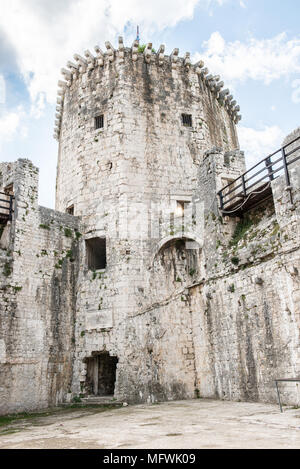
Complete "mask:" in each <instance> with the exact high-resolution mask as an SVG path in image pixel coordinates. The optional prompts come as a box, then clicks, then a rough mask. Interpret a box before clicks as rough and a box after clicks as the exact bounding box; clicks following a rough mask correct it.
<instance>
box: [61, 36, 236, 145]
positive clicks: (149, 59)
mask: <svg viewBox="0 0 300 469" xmlns="http://www.w3.org/2000/svg"><path fill="white" fill-rule="evenodd" d="M105 47H106V52H103V50H102V49H101V48H100V47H99V46H95V52H96V56H94V55H93V54H92V53H91V52H90V51H89V50H86V51H85V52H84V57H82V56H81V55H79V54H74V60H75V63H74V62H72V61H68V63H67V68H68V69H66V68H62V69H61V73H62V75H63V78H64V79H63V80H59V82H58V87H59V91H58V99H57V105H58V106H57V109H56V110H57V114H56V120H55V129H54V138H55V139H59V136H60V131H61V120H62V112H63V105H64V97H65V94H66V90H67V89H68V88H72V87H73V86H74V84H75V83H76V82H78V81H80V80H83V76H84V75H85V74H89V73H90V72H91V71H92V70H95V69H96V68H98V67H99V68H102V67H104V68H106V67H111V66H112V64H114V67H115V69H116V71H117V70H119V69H122V68H123V67H124V65H125V62H128V61H129V62H131V64H132V66H133V67H134V64H135V63H136V62H138V61H140V60H142V61H143V62H144V63H146V64H147V65H149V66H150V67H149V72H150V73H151V67H158V68H164V67H166V66H169V68H170V73H171V74H172V75H175V74H176V71H179V70H180V69H183V70H184V71H185V72H186V73H190V74H195V75H196V76H197V77H198V78H199V80H201V81H202V83H203V85H204V86H205V87H206V88H207V89H208V90H209V91H210V93H211V95H212V97H213V98H214V99H215V100H217V101H218V103H219V104H220V105H221V106H224V108H225V109H226V111H227V112H228V114H229V116H230V118H231V119H232V121H233V122H234V123H235V124H237V123H238V122H239V121H240V120H241V118H242V117H241V115H240V114H239V112H240V106H239V105H237V102H236V100H234V98H233V96H232V94H230V91H229V89H224V82H223V81H221V79H220V76H219V75H213V74H210V73H209V70H208V68H207V67H205V66H204V65H205V64H204V62H203V61H202V60H200V61H199V62H197V63H196V64H192V62H191V57H190V53H189V52H186V53H185V56H184V57H179V49H178V48H175V49H174V50H173V51H172V53H171V55H170V56H168V55H165V46H164V45H163V44H162V45H160V46H159V49H158V51H157V52H155V51H154V49H153V48H152V43H148V44H147V45H146V46H145V49H144V51H143V52H141V51H140V50H141V49H140V48H139V43H138V41H137V40H135V41H134V42H133V44H132V47H131V48H128V47H125V46H124V43H123V38H122V37H119V44H118V48H116V49H115V48H114V47H113V45H112V44H111V43H110V42H108V41H107V42H105Z"/></svg>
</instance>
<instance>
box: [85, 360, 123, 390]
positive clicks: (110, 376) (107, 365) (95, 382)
mask: <svg viewBox="0 0 300 469" xmlns="http://www.w3.org/2000/svg"><path fill="white" fill-rule="evenodd" d="M86 363H87V375H86V390H87V392H88V394H89V395H94V396H113V395H114V392H115V383H116V372H117V363H118V358H117V357H111V356H110V355H109V353H108V352H102V353H98V354H95V355H94V356H93V357H91V358H87V359H86Z"/></svg>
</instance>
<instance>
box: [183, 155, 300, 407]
mask: <svg viewBox="0 0 300 469" xmlns="http://www.w3.org/2000/svg"><path fill="white" fill-rule="evenodd" d="M290 174H291V186H292V197H293V202H294V204H293V205H291V203H290V197H289V191H286V187H285V186H286V183H285V179H284V176H282V177H280V178H279V179H277V180H275V181H273V183H272V189H273V197H274V202H273V200H270V201H269V202H268V204H267V205H266V206H265V207H261V208H258V209H256V210H254V211H252V213H251V214H250V215H249V216H250V219H251V223H250V225H249V228H248V230H246V232H245V233H244V235H243V236H241V238H240V239H239V240H238V242H235V243H233V244H231V243H232V240H233V239H234V238H233V236H232V235H233V231H232V230H231V229H230V226H228V225H230V224H232V223H234V224H235V225H236V222H234V221H227V222H226V220H224V221H223V223H221V221H220V219H218V218H217V217H216V216H215V215H214V214H213V213H212V212H211V213H207V217H206V237H205V241H204V249H203V256H204V259H205V263H206V265H207V267H208V268H207V270H206V278H205V282H204V284H203V285H200V286H195V287H194V288H192V289H191V290H190V301H191V310H192V312H193V323H194V343H195V363H196V380H197V387H198V389H199V391H200V395H201V396H202V397H217V398H221V399H232V400H250V401H251V400H252V401H261V402H276V399H277V394H276V389H275V383H274V379H276V378H296V377H299V370H300V354H299V350H300V349H299V340H300V337H299V331H300V280H299V272H300V253H299V235H300V232H299V215H300V199H299V197H300V184H299V181H300V179H299V176H300V169H299V166H297V163H296V164H295V165H294V167H293V168H292V167H291V168H290ZM274 205H275V206H274ZM237 239H238V238H237ZM237 239H236V240H237ZM280 387H281V391H282V396H283V402H284V403H285V404H291V405H299V402H300V393H299V386H297V384H295V383H289V384H281V385H280Z"/></svg>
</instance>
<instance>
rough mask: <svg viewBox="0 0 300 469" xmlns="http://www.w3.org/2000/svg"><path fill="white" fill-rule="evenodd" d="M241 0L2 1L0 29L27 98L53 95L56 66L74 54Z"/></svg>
mask: <svg viewBox="0 0 300 469" xmlns="http://www.w3.org/2000/svg"><path fill="white" fill-rule="evenodd" d="M230 1H231V2H237V3H239V0H185V1H184V2H183V1H182V0H163V1H161V0H151V1H149V0H122V1H120V0H63V1H62V0H51V1H49V0H26V1H24V0H2V1H1V16H0V30H2V31H3V33H4V34H5V38H6V40H7V41H8V42H9V44H11V46H12V47H13V49H14V50H15V52H16V61H17V64H18V66H19V68H20V70H21V73H22V75H23V76H24V78H25V80H26V83H27V85H28V89H29V92H30V96H31V99H32V100H33V101H35V100H38V99H39V94H40V93H45V98H46V100H47V101H48V102H50V103H54V101H55V99H56V91H57V88H56V84H57V80H58V78H59V71H60V69H61V68H62V67H63V66H65V64H66V62H67V61H68V60H70V59H72V57H73V54H74V53H83V51H84V50H85V49H87V48H91V49H92V48H93V46H94V45H95V44H98V43H100V44H101V43H102V45H103V43H104V41H106V40H111V41H112V40H113V39H114V38H115V37H116V36H117V35H119V34H122V33H123V31H124V28H125V30H126V34H124V36H126V37H125V39H127V40H128V41H132V39H133V38H134V35H135V27H136V25H137V24H139V25H140V26H141V30H142V36H143V37H144V38H146V39H148V40H151V34H153V33H154V32H158V31H162V30H163V29H164V28H167V27H174V26H175V25H176V24H177V23H178V22H180V21H182V20H186V19H192V17H193V14H194V11H195V7H196V6H202V7H203V8H206V9H208V8H212V7H213V6H222V5H223V4H224V3H227V2H230Z"/></svg>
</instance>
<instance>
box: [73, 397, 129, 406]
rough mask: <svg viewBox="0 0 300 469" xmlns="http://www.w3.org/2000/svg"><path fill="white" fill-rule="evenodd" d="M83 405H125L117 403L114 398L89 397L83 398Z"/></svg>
mask: <svg viewBox="0 0 300 469" xmlns="http://www.w3.org/2000/svg"><path fill="white" fill-rule="evenodd" d="M81 403H82V404H83V405H115V406H120V405H123V402H121V401H117V400H116V399H115V398H114V397H113V396H88V397H83V398H81Z"/></svg>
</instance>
